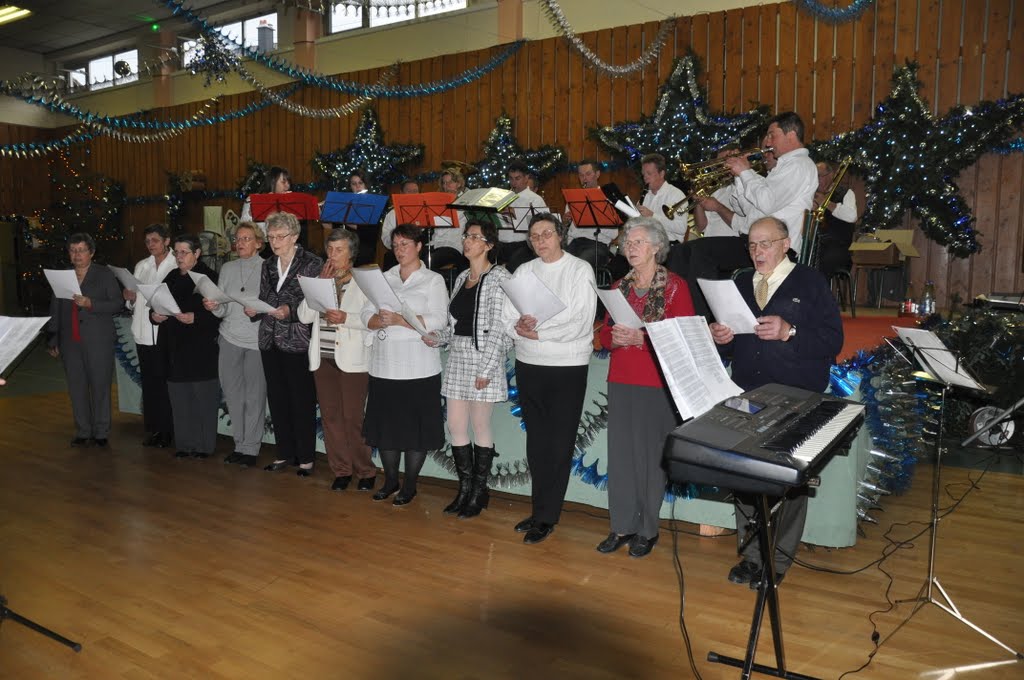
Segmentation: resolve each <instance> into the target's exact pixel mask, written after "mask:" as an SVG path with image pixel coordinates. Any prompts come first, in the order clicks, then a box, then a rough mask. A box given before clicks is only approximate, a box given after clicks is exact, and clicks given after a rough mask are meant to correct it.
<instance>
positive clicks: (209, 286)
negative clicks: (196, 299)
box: [188, 272, 233, 304]
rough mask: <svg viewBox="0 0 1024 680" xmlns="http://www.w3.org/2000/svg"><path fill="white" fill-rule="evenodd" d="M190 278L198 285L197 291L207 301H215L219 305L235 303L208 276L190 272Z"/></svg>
mask: <svg viewBox="0 0 1024 680" xmlns="http://www.w3.org/2000/svg"><path fill="white" fill-rule="evenodd" d="M188 275H189V277H191V279H192V281H193V282H195V284H196V290H198V291H199V294H200V295H202V296H203V297H204V298H206V299H207V300H213V301H214V302H216V303H218V304H224V303H226V302H233V300H232V299H231V296H230V295H228V294H227V293H225V292H224V291H222V290H221V289H220V287H219V286H217V284H216V283H214V282H213V281H211V280H210V277H209V276H207V275H206V274H198V273H196V272H189V273H188Z"/></svg>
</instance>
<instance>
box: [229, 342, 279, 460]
mask: <svg viewBox="0 0 1024 680" xmlns="http://www.w3.org/2000/svg"><path fill="white" fill-rule="evenodd" d="M217 364H218V369H219V372H220V387H221V389H222V390H223V391H224V401H225V402H226V403H227V406H228V416H229V417H230V418H231V436H232V437H234V440H235V451H237V452H238V453H241V454H244V455H246V456H258V455H260V445H261V444H262V443H263V431H264V429H265V426H266V417H267V382H266V380H264V378H263V360H262V359H261V358H260V351H259V350H258V349H245V348H244V347H239V346H238V345H234V344H232V343H230V342H228V341H227V340H225V339H224V338H223V337H222V338H220V356H219V357H218V359H217Z"/></svg>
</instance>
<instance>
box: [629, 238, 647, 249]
mask: <svg viewBox="0 0 1024 680" xmlns="http://www.w3.org/2000/svg"><path fill="white" fill-rule="evenodd" d="M649 245H651V242H650V241H648V240H646V239H642V238H638V239H637V240H635V241H623V242H622V247H623V248H625V249H626V250H632V249H636V248H642V247H643V246H649Z"/></svg>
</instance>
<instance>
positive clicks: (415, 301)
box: [361, 224, 448, 505]
mask: <svg viewBox="0 0 1024 680" xmlns="http://www.w3.org/2000/svg"><path fill="white" fill-rule="evenodd" d="M422 241H423V238H422V230H421V229H420V228H419V227H416V226H413V225H411V224H400V225H399V226H398V227H397V228H396V229H395V231H394V232H393V233H392V235H391V247H392V250H393V252H394V254H395V258H396V259H397V260H398V265H397V266H395V267H392V268H391V269H389V270H388V271H387V272H385V274H384V278H385V279H386V280H387V282H388V284H390V286H391V288H392V289H393V290H394V291H395V294H396V295H397V296H398V298H399V299H400V300H401V301H402V302H403V303H404V305H405V307H406V308H408V309H409V310H411V311H412V312H413V313H414V314H415V315H416V316H417V318H418V319H419V321H420V323H421V324H422V325H423V326H425V327H426V329H427V330H428V331H436V330H439V329H441V328H443V327H444V326H445V325H446V324H447V321H448V315H447V310H446V308H445V305H446V303H447V301H448V295H447V291H446V289H445V285H444V279H443V278H442V277H441V275H440V274H437V273H435V272H432V271H430V270H429V269H427V267H426V265H424V264H423V263H422V262H421V261H420V249H421V248H422ZM361 316H362V320H363V323H364V324H365V325H366V327H367V328H369V329H370V331H371V332H372V333H373V348H372V350H371V352H370V381H369V385H368V387H367V395H366V416H365V418H364V419H363V438H364V439H365V440H366V443H367V444H369V445H370V446H375V447H377V450H378V452H379V453H380V462H381V466H382V467H383V468H384V486H382V487H381V489H380V490H379V491H377V493H375V494H374V495H373V500H375V501H382V500H385V499H386V498H388V497H389V496H391V495H392V494H393V493H395V492H396V491H399V485H398V463H399V458H400V457H401V455H402V451H405V480H404V482H403V484H402V486H401V491H399V493H398V495H397V496H395V499H394V501H393V504H394V505H405V504H406V503H408V502H410V501H411V500H412V499H413V498H415V497H416V479H417V478H418V477H419V473H420V469H421V468H422V467H423V463H424V461H425V460H426V458H427V451H428V450H429V449H439V448H441V446H443V445H444V422H443V417H442V415H441V356H440V352H439V351H438V350H437V349H435V348H432V347H428V346H427V345H425V344H424V343H423V342H422V341H421V340H420V335H419V333H417V332H416V331H415V330H413V328H412V327H411V326H410V325H409V322H408V321H406V320H405V319H404V318H402V315H401V314H400V313H398V312H395V311H390V310H387V309H379V310H378V309H377V308H376V307H375V306H374V305H373V303H372V302H369V301H367V303H366V304H365V305H364V306H363V311H362V315H361Z"/></svg>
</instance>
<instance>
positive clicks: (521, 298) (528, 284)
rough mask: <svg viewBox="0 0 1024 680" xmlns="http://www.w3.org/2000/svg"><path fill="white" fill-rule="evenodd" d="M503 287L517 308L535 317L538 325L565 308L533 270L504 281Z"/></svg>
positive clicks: (524, 313) (520, 311)
mask: <svg viewBox="0 0 1024 680" xmlns="http://www.w3.org/2000/svg"><path fill="white" fill-rule="evenodd" d="M501 287H502V289H504V291H505V294H506V295H508V299H509V300H510V301H511V302H512V304H513V306H515V308H516V310H517V311H518V312H519V313H520V314H522V315H524V316H525V315H529V316H532V317H533V318H535V319H536V320H537V326H540V325H541V324H542V323H544V322H545V321H547V320H548V319H550V318H551V317H553V316H554V315H555V314H558V313H559V312H560V311H562V310H563V309H565V303H564V302H562V301H561V300H559V299H558V296H557V295H555V294H554V293H552V292H551V289H550V288H548V287H547V286H545V285H544V282H543V281H541V280H540V279H539V278H537V275H536V274H534V273H533V272H525V273H524V274H523V275H522V276H516V277H513V278H511V279H508V280H506V281H502V282H501Z"/></svg>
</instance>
